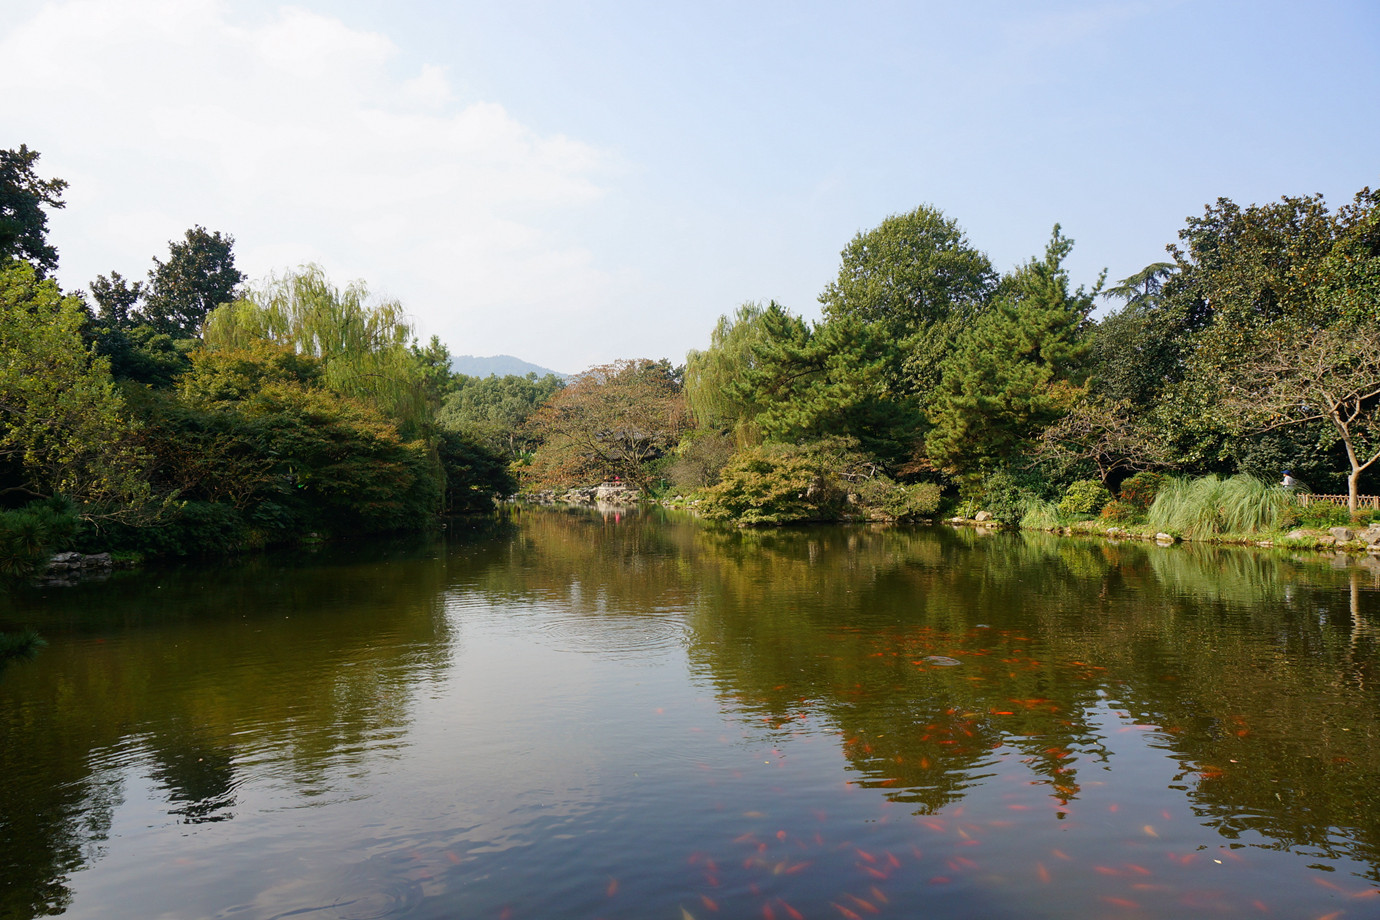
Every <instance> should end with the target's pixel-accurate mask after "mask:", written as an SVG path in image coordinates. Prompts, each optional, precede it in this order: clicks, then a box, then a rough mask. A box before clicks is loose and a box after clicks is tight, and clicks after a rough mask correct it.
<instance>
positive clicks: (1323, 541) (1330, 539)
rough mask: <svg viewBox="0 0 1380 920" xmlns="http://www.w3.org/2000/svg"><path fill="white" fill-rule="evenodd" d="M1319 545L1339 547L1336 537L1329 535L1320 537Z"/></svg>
mask: <svg viewBox="0 0 1380 920" xmlns="http://www.w3.org/2000/svg"><path fill="white" fill-rule="evenodd" d="M1318 545H1319V546H1336V545H1337V538H1336V537H1334V536H1332V535H1331V534H1328V535H1326V536H1322V537H1318Z"/></svg>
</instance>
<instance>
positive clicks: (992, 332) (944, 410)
mask: <svg viewBox="0 0 1380 920" xmlns="http://www.w3.org/2000/svg"><path fill="white" fill-rule="evenodd" d="M1072 247H1073V241H1072V240H1069V239H1068V238H1066V237H1064V236H1063V235H1062V234H1061V233H1060V232H1059V227H1058V225H1055V228H1054V233H1053V235H1052V237H1051V239H1050V242H1049V245H1048V246H1047V247H1046V249H1045V255H1044V258H1043V259H1038V260H1035V259H1032V260H1031V261H1030V262H1028V263H1027V264H1026V265H1024V266H1022V267H1021V268H1020V269H1018V270H1017V271H1016V272H1015V273H1014V274H1013V275H1012V276H1011V277H1010V278H1009V279H1007V280H1006V281H1004V282H1003V287H1004V289H1005V293H1004V294H1003V296H1001V297H1000V298H999V299H998V301H997V303H996V309H995V310H993V311H992V312H991V313H988V314H986V315H984V316H982V317H980V318H979V319H978V320H977V321H976V322H975V323H974V324H973V325H972V326H971V327H970V329H969V330H968V331H967V332H965V333H964V334H963V336H962V337H960V339H959V341H958V345H957V349H956V351H955V353H954V354H953V355H952V356H951V357H950V358H949V359H948V360H947V361H946V362H945V364H944V369H943V378H942V382H941V384H940V387H939V389H938V391H937V395H936V400H935V402H934V404H933V405H932V407H931V418H930V420H931V422H932V423H933V424H934V429H933V430H932V431H931V432H930V433H929V436H928V438H927V439H926V442H925V446H926V450H927V451H928V453H929V456H930V458H931V460H932V461H933V462H934V463H935V464H936V465H937V466H939V467H940V468H942V469H945V470H947V471H949V472H951V473H956V474H962V473H971V472H976V471H979V470H981V469H985V468H988V467H990V466H992V464H993V463H994V462H995V461H997V460H999V459H1000V458H1002V457H1007V456H1010V455H1013V454H1017V453H1020V452H1021V451H1022V450H1024V448H1025V446H1026V445H1027V443H1028V441H1029V440H1030V439H1031V438H1032V437H1034V436H1035V435H1036V434H1038V433H1039V432H1040V431H1041V430H1042V429H1043V428H1044V427H1046V426H1047V425H1049V424H1051V423H1053V422H1055V421H1057V420H1058V419H1059V418H1060V417H1062V416H1063V415H1064V414H1065V413H1066V412H1068V411H1069V409H1070V408H1071V407H1072V406H1073V405H1074V402H1075V399H1076V397H1077V396H1078V395H1079V392H1080V386H1081V384H1082V377H1083V362H1084V358H1085V357H1086V355H1087V353H1088V343H1087V341H1086V337H1085V336H1084V335H1083V333H1084V331H1085V330H1084V327H1085V325H1086V322H1087V317H1088V314H1089V313H1090V312H1091V310H1092V305H1093V301H1094V299H1095V297H1096V296H1097V293H1098V290H1099V289H1100V287H1101V282H1100V281H1099V283H1098V285H1097V287H1095V288H1094V289H1093V290H1092V291H1090V292H1089V291H1085V290H1084V289H1083V288H1082V287H1079V288H1078V289H1077V290H1076V291H1070V290H1069V277H1068V272H1067V270H1066V269H1065V268H1064V267H1063V262H1064V259H1065V257H1067V255H1068V253H1069V251H1070V249H1071V248H1072Z"/></svg>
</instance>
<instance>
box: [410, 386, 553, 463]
mask: <svg viewBox="0 0 1380 920" xmlns="http://www.w3.org/2000/svg"><path fill="white" fill-rule="evenodd" d="M563 386H565V381H564V380H562V379H561V378H560V377H558V376H556V375H555V374H547V375H545V376H543V377H538V376H537V375H536V374H535V373H529V374H527V375H526V376H524V377H519V376H518V375H516V374H508V375H505V376H502V377H499V376H497V375H490V376H488V377H469V376H466V375H464V374H456V375H455V378H454V387H455V389H454V391H453V392H452V393H451V394H450V395H449V396H447V397H446V400H445V402H444V403H443V404H442V406H441V410H440V412H438V413H437V415H436V424H437V425H438V426H440V427H441V428H442V429H445V430H449V431H455V432H459V433H462V434H464V435H465V436H467V437H469V438H471V439H473V440H476V441H478V442H479V443H480V444H483V445H485V446H486V447H487V448H488V449H490V450H492V451H497V452H499V453H502V454H505V455H507V456H508V457H509V458H510V459H517V458H518V457H519V456H521V455H522V454H524V453H527V452H529V451H531V450H532V449H533V448H535V447H536V445H537V442H536V441H535V440H534V439H533V437H532V436H531V435H530V433H529V432H527V431H526V427H525V426H526V424H527V420H528V419H529V418H530V417H531V415H532V413H533V412H535V411H536V410H537V407H539V406H540V405H541V404H542V403H544V402H546V400H547V399H549V398H550V397H551V395H552V394H553V393H555V392H556V391H557V390H559V389H560V388H561V387H563Z"/></svg>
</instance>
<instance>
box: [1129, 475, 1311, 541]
mask: <svg viewBox="0 0 1380 920" xmlns="http://www.w3.org/2000/svg"><path fill="white" fill-rule="evenodd" d="M1296 511H1297V506H1296V505H1295V504H1294V501H1293V499H1292V497H1291V496H1290V495H1289V493H1287V492H1285V491H1283V490H1282V489H1278V488H1275V486H1274V485H1273V484H1271V483H1267V482H1264V481H1262V480H1260V479H1256V478H1255V477H1254V476H1248V475H1246V474H1244V473H1241V474H1237V475H1236V476H1232V477H1231V478H1230V479H1221V478H1219V477H1217V476H1203V477H1201V478H1198V479H1188V478H1181V477H1169V478H1167V479H1166V480H1165V482H1164V485H1163V486H1162V487H1161V488H1160V491H1159V494H1158V495H1156V496H1155V501H1154V503H1153V504H1152V505H1151V506H1150V510H1149V511H1148V512H1147V514H1146V521H1147V523H1148V524H1149V525H1150V526H1151V527H1155V528H1158V529H1160V530H1164V531H1169V532H1177V533H1180V534H1183V535H1184V536H1185V537H1187V538H1188V539H1190V540H1202V539H1207V538H1211V537H1217V536H1221V535H1223V534H1262V533H1272V532H1275V531H1279V530H1281V529H1283V528H1284V527H1285V525H1286V524H1287V523H1288V522H1289V521H1290V520H1291V517H1292V515H1293V514H1295V513H1296Z"/></svg>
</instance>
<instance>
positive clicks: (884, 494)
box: [856, 475, 943, 521]
mask: <svg viewBox="0 0 1380 920" xmlns="http://www.w3.org/2000/svg"><path fill="white" fill-rule="evenodd" d="M856 495H857V500H858V504H859V505H860V506H861V507H862V509H863V511H864V512H865V513H867V514H868V515H869V516H870V517H883V518H886V519H887V520H892V521H917V520H921V519H924V518H928V517H932V516H933V515H934V513H935V512H936V511H937V510H939V501H940V499H941V497H942V496H943V490H942V489H941V488H940V487H939V484H938V483H934V482H916V483H911V484H909V485H906V484H902V483H897V482H893V481H892V480H891V479H890V478H889V477H887V476H882V475H877V476H874V477H873V478H871V479H868V480H866V481H865V482H863V483H861V484H860V485H859V486H858V490H857V493H856Z"/></svg>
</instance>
